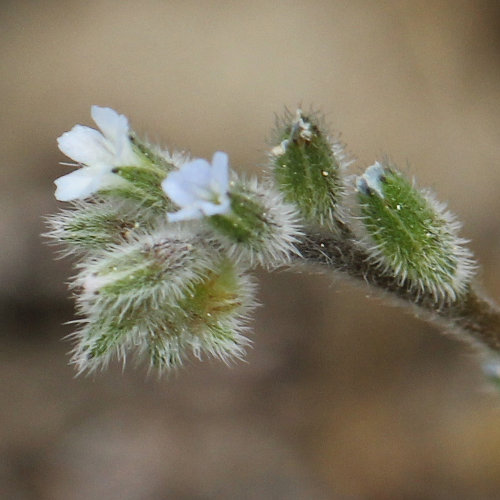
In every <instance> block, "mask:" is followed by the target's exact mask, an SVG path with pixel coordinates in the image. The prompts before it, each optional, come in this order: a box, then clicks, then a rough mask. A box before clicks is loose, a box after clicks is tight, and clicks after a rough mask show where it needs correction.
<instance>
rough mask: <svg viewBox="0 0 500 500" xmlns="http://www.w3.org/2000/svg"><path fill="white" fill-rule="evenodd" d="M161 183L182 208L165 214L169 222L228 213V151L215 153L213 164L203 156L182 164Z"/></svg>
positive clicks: (164, 189) (169, 195) (168, 194)
mask: <svg viewBox="0 0 500 500" xmlns="http://www.w3.org/2000/svg"><path fill="white" fill-rule="evenodd" d="M161 186H162V188H163V191H165V193H166V194H167V196H168V197H169V198H170V199H171V200H172V201H173V202H174V203H176V204H177V205H179V207H181V210H179V211H178V212H174V213H169V214H167V217H168V220H169V222H176V221H180V220H189V219H199V218H200V217H203V216H204V215H205V216H210V215H215V214H224V213H227V212H228V211H229V209H230V199H229V195H228V189H229V165H228V157H227V154H226V153H222V152H221V151H218V152H216V153H215V154H214V156H213V158H212V165H210V163H208V161H206V160H203V159H196V160H193V161H190V162H188V163H185V164H184V165H182V167H181V168H180V169H179V170H177V171H175V172H171V173H170V174H169V175H168V176H167V178H166V179H165V180H164V181H163V182H162V184H161Z"/></svg>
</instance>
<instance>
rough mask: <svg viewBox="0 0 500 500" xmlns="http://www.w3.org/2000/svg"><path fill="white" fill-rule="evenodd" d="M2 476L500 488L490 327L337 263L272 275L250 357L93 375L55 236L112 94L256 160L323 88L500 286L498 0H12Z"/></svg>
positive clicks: (360, 138)
mask: <svg viewBox="0 0 500 500" xmlns="http://www.w3.org/2000/svg"><path fill="white" fill-rule="evenodd" d="M0 68H1V69H0V72H1V75H0V76H1V78H0V95H1V98H0V99H1V102H2V107H1V113H0V131H1V135H0V161H1V172H2V182H1V186H0V189H1V198H0V203H1V206H0V234H1V238H2V240H1V241H2V246H1V252H0V283H1V285H0V308H1V315H0V321H1V323H2V334H1V338H0V379H1V380H2V383H1V385H0V408H1V409H0V497H1V498H6V499H15V500H17V499H19V500H25V499H26V500H28V499H29V500H31V499H37V500H38V499H42V500H45V499H47V500H84V499H106V500H114V499H120V500H163V499H173V500H177V499H194V500H198V499H199V500H201V499H203V500H209V499H210V500H211V499H251V500H254V499H271V498H272V499H287V500H295V499H297V500H298V499H300V500H302V499H321V500H322V499H349V500H350V499H353V500H354V499H356V500H357V499H363V500H364V499H370V500H371V499H373V500H384V499H389V500H391V499H415V500H417V499H454V500H455V499H464V500H466V499H467V500H468V499H480V500H482V499H485V500H488V499H492V500H494V499H498V498H500V405H499V401H500V399H499V396H498V395H495V394H493V393H492V392H490V391H488V389H487V387H486V386H485V385H484V383H483V382H482V379H481V374H480V370H479V368H478V365H477V363H476V360H475V358H474V356H472V355H471V350H470V348H469V347H467V346H466V345H464V344H462V343H460V342H458V341H457V340H455V339H453V338H450V337H444V336H442V335H441V334H440V333H439V332H437V331H436V330H435V329H434V328H433V327H430V326H428V325H426V324H425V323H423V322H421V321H418V320H416V319H413V318H412V317H410V316H409V315H407V314H405V313H404V311H401V310H398V309H394V308H392V307H391V306H389V305H386V304H384V303H382V302H380V301H379V300H378V299H376V298H373V297H372V298H370V297H368V291H367V290H366V289H356V288H353V287H352V286H351V285H350V284H349V283H345V282H343V281H342V280H334V279H333V277H331V276H306V275H292V274H288V273H275V274H274V275H272V276H269V275H266V274H264V273H262V274H261V280H260V283H261V288H260V290H261V292H260V299H261V301H262V302H263V303H264V306H263V307H262V308H260V309H259V311H258V315H257V318H256V319H255V321H254V334H253V337H252V338H253V340H254V348H253V349H252V350H251V351H250V352H249V354H248V363H239V364H237V365H235V366H232V367H230V368H228V367H225V366H223V365H221V364H218V363H216V362H204V363H198V362H193V363H190V364H188V366H186V368H185V369H183V370H181V371H180V372H179V373H178V374H177V375H175V376H172V377H170V378H169V379H164V380H157V379H156V378H155V377H153V376H150V377H147V375H146V370H145V369H137V370H134V369H133V367H132V366H127V368H126V370H125V371H124V372H122V370H121V368H120V367H119V366H112V367H111V368H110V369H109V370H108V371H106V372H104V373H100V374H97V375H96V376H95V377H87V378H85V377H80V378H74V372H73V369H72V368H71V367H69V366H67V362H68V356H67V354H66V353H67V351H68V350H69V349H70V343H68V342H65V341H61V338H62V337H63V336H64V335H66V334H68V333H69V332H70V331H71V328H70V326H68V325H63V323H64V322H65V321H68V320H70V319H72V318H73V310H72V303H71V301H70V299H69V298H68V292H67V291H66V289H65V285H64V281H65V280H66V278H67V277H68V276H69V275H70V273H71V270H70V263H69V262H67V261H54V252H53V251H52V249H51V248H47V247H46V246H44V244H43V243H42V240H41V238H40V237H39V233H40V232H42V231H43V230H44V227H43V222H42V220H41V217H42V216H43V215H44V214H49V213H53V212H54V211H56V210H57V209H58V208H59V207H58V204H57V203H56V202H55V200H54V198H53V190H54V186H53V184H52V181H53V179H54V178H56V177H58V176H60V175H62V174H63V173H66V172H67V171H69V169H68V168H66V167H64V166H61V165H59V164H58V162H59V161H64V157H63V156H62V155H61V154H60V153H59V152H58V151H57V148H56V143H55V139H56V137H57V136H59V135H60V134H61V133H62V132H64V131H66V130H69V129H70V128H71V127H72V126H73V125H74V124H75V123H85V124H89V123H90V118H89V111H90V105H91V104H99V105H102V106H111V107H114V108H115V109H117V110H119V111H120V112H121V113H124V114H126V115H127V116H128V117H129V118H130V120H131V123H132V125H133V127H134V128H135V129H136V130H137V131H138V132H139V133H142V134H146V135H147V136H148V137H149V138H150V139H152V140H154V141H157V142H160V143H162V144H164V145H168V146H169V147H171V148H174V147H176V148H180V149H190V150H191V151H192V152H193V154H194V155H196V156H201V157H210V156H211V154H212V153H213V151H215V150H218V149H222V150H224V151H227V152H228V153H229V155H230V158H231V162H232V165H233V166H235V167H236V168H238V169H241V170H247V171H253V172H258V171H259V167H260V165H262V163H263V162H264V160H265V151H266V147H267V144H266V138H268V137H269V135H270V130H271V128H272V124H273V120H274V113H275V112H281V111H282V109H283V107H284V106H285V105H286V106H288V107H290V108H293V107H294V106H296V105H297V104H300V103H302V104H303V105H304V107H305V108H308V107H309V106H310V105H312V106H314V107H316V108H320V109H321V110H323V111H324V112H325V113H326V114H327V119H328V121H329V122H330V123H331V125H332V127H333V129H334V130H337V131H339V130H340V131H342V133H343V135H342V138H343V140H344V141H345V142H347V144H348V148H349V150H350V151H352V152H353V153H355V154H356V155H357V158H358V161H357V163H356V165H355V166H354V167H353V172H355V173H356V172H359V171H360V170H361V169H362V168H364V167H366V166H367V165H369V164H370V163H371V162H373V160H374V159H376V158H377V157H380V156H381V155H382V154H384V153H390V154H391V157H392V158H393V159H394V160H395V161H396V162H397V163H399V164H400V165H401V166H403V167H405V166H406V164H407V163H409V165H410V167H409V169H410V171H411V172H412V173H414V174H415V175H416V176H417V177H418V179H419V182H420V184H421V185H423V186H430V187H432V188H433V189H434V190H435V191H436V192H437V193H438V195H439V198H440V199H442V200H449V201H450V207H451V209H452V210H453V211H454V212H456V213H457V214H459V216H460V218H461V219H462V220H463V222H464V224H465V228H464V231H463V234H464V235H465V236H466V237H467V238H470V239H471V240H472V243H471V245H472V247H473V249H474V252H475V253H476V255H477V256H478V258H479V259H480V261H481V263H482V269H483V282H484V285H485V288H486V289H487V290H488V291H489V292H490V293H491V294H492V295H493V296H494V297H500V278H499V271H500V256H499V248H500V224H499V219H500V217H499V210H500V197H499V195H498V193H499V187H500V169H499V168H498V165H499V163H500V140H499V139H500V135H499V134H500V127H499V125H500V3H499V2H498V1H497V0H494V1H482V0H469V1H462V0H449V1H445V0H438V1H430V0H429V1H398V0H390V1H382V0H379V1H370V0H350V1H347V0H346V1H342V0H336V1H326V0H325V1H308V2H294V1H276V2H265V1H250V2H239V1H187V0H184V1H182V0H179V1H168V0H164V1H160V0H158V1H152V0H151V1H142V2H132V1H128V0H124V1H119V0H116V1H94V2H92V1H90V2H83V1H80V2H78V1H68V0H66V1H55V0H52V1H51V0H46V1H43V2H33V1H27V0H25V1H14V0H11V1H7V0H3V1H2V2H1V3H0Z"/></svg>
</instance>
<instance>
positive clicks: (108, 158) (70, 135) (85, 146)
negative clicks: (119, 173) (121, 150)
mask: <svg viewBox="0 0 500 500" xmlns="http://www.w3.org/2000/svg"><path fill="white" fill-rule="evenodd" d="M57 144H58V146H59V149H60V150H61V151H62V152H63V153H64V154H65V155H66V156H69V157H70V158H71V159H72V160H75V161H76V162H78V163H82V164H84V165H93V164H96V163H110V162H112V160H113V157H114V155H113V153H112V152H111V151H109V149H108V147H107V145H106V141H105V139H104V137H103V136H102V134H101V133H100V132H98V131H97V130H94V129H93V128H90V127H85V126H83V125H75V126H74V127H73V128H72V129H71V130H70V131H69V132H65V133H64V134H63V135H61V137H59V138H58V139H57Z"/></svg>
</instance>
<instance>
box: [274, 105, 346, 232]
mask: <svg viewBox="0 0 500 500" xmlns="http://www.w3.org/2000/svg"><path fill="white" fill-rule="evenodd" d="M282 121H283V123H282V124H280V125H279V127H278V131H277V135H278V141H279V143H278V145H276V146H275V147H274V148H273V149H272V151H271V161H272V166H273V174H274V178H275V179H276V182H277V185H278V187H279V189H280V190H281V192H282V193H283V194H284V196H285V200H286V201H288V202H290V203H294V204H295V205H296V206H297V207H298V209H299V212H300V214H301V216H302V217H303V218H304V219H305V221H306V222H308V223H310V224H314V225H318V226H325V227H326V228H328V229H335V228H336V227H337V226H338V224H339V222H341V220H342V209H340V203H341V200H342V197H343V194H344V185H343V180H342V173H343V170H344V168H345V167H346V166H347V164H348V162H347V160H346V157H345V154H344V151H343V147H342V145H341V144H340V143H338V142H333V141H332V140H331V139H330V138H329V137H328V135H327V134H326V133H325V132H324V131H323V130H322V129H321V127H320V124H319V122H318V120H316V118H315V117H314V116H313V115H311V116H306V115H304V114H303V113H302V111H301V110H298V111H297V113H296V115H295V116H293V117H292V116H291V115H289V114H287V115H286V117H285V118H284V119H283V120H282Z"/></svg>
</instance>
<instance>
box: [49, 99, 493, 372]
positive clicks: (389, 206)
mask: <svg viewBox="0 0 500 500" xmlns="http://www.w3.org/2000/svg"><path fill="white" fill-rule="evenodd" d="M91 116H92V118H93V120H94V122H95V123H96V125H97V127H98V129H99V130H97V129H93V128H91V127H87V126H83V125H76V126H75V127H73V128H72V129H71V130H70V131H69V132H66V133H64V134H63V135H62V136H61V137H60V138H59V139H58V145H59V148H60V150H61V151H62V152H63V153H64V154H65V155H67V156H68V157H69V158H71V159H72V160H73V161H74V162H75V164H74V167H75V170H73V171H72V172H70V173H68V174H66V175H63V176H62V177H60V178H59V179H57V180H56V181H55V184H56V188H57V189H56V193H55V195H56V198H57V199H58V200H60V201H63V202H69V203H70V204H71V205H70V208H65V209H64V210H62V211H61V212H60V213H59V214H56V215H54V216H52V217H50V218H49V220H48V224H49V232H48V234H47V236H48V237H49V238H50V239H51V242H52V243H56V244H58V245H62V247H63V250H62V252H63V255H69V254H71V255H74V256H76V257H77V259H78V260H77V263H76V274H75V276H74V277H73V279H72V281H71V288H72V290H73V292H74V294H75V300H76V308H77V312H78V315H79V319H78V320H77V321H76V323H77V324H78V328H77V330H76V332H75V333H74V334H73V335H72V338H73V340H74V348H73V352H72V354H73V356H72V362H73V363H74V365H75V366H76V369H77V371H78V372H79V373H80V372H92V371H94V370H96V369H98V368H102V367H105V366H107V364H108V363H109V362H110V361H111V360H113V359H117V360H120V361H122V362H123V363H124V362H125V359H126V357H127V356H128V354H132V355H135V357H136V358H137V359H139V360H143V359H145V360H146V362H147V364H148V365H149V366H150V367H151V368H152V369H155V370H157V371H158V373H164V372H166V371H169V370H170V369H172V368H175V367H178V366H179V365H181V364H182V362H183V361H184V360H185V359H187V358H189V357H195V358H204V357H215V358H218V359H221V360H223V361H224V362H230V361H231V360H233V359H239V358H242V357H243V356H244V354H245V348H246V347H247V346H248V345H249V343H250V341H249V340H248V339H247V333H248V322H249V320H250V317H251V313H252V311H253V310H254V308H255V306H256V303H257V300H256V286H255V280H254V278H253V276H252V271H253V270H254V269H255V268H256V267H258V266H260V267H264V268H265V269H269V270H272V269H275V268H291V269H298V270H300V271H303V270H304V269H307V266H309V267H310V268H313V267H318V266H322V267H323V268H326V269H330V270H334V271H336V272H339V273H342V274H346V275H348V276H350V277H351V278H355V279H357V280H359V281H360V283H363V284H364V285H366V284H368V285H369V286H371V287H372V288H374V289H377V290H380V291H382V292H384V293H385V294H386V295H390V296H393V297H395V298H396V299H397V300H398V301H399V302H400V303H401V301H403V302H404V303H407V304H411V305H412V306H413V308H414V309H415V310H416V311H417V312H418V313H421V312H425V313H427V314H428V317H429V318H430V319H431V320H437V323H438V324H439V325H440V326H443V327H444V328H445V329H446V330H452V331H455V332H457V333H458V334H460V335H462V336H463V337H464V338H466V339H469V340H471V341H473V342H474V343H475V345H478V346H479V347H480V348H481V349H482V350H483V351H484V352H486V353H487V354H488V355H491V359H497V357H495V356H497V355H498V353H500V312H499V311H498V310H497V308H496V306H494V305H493V304H492V302H491V301H489V300H487V299H486V298H484V297H483V296H482V295H481V294H480V293H478V292H477V291H476V288H475V285H474V276H475V271H476V264H475V262H474V260H473V258H472V254H471V252H470V251H469V250H468V249H467V247H466V242H465V240H463V239H462V238H461V237H460V236H459V234H458V233H459V228H460V225H459V224H458V222H456V220H455V218H454V217H453V216H451V215H450V214H449V212H447V211H446V210H445V208H444V205H442V204H440V203H438V202H437V201H436V200H435V199H434V196H433V195H431V194H430V192H428V191H426V190H421V189H419V188H417V187H416V185H415V184H414V183H413V182H411V181H409V180H408V179H407V178H406V177H405V176H404V175H403V174H402V173H401V172H399V171H398V170H397V168H396V167H395V166H394V165H392V164H390V163H389V162H388V161H385V160H384V161H378V162H375V163H374V164H373V165H371V166H370V167H368V168H367V169H366V171H365V172H364V173H363V174H362V175H359V176H358V177H357V178H356V179H355V182H354V183H353V182H351V181H350V179H352V178H353V176H352V175H351V176H349V177H346V174H347V168H348V167H349V165H350V164H351V163H352V162H351V161H350V160H349V159H348V157H347V155H346V154H345V152H344V148H343V146H342V145H341V144H340V143H339V142H337V141H334V140H332V139H331V138H330V135H329V133H328V132H327V131H326V128H325V127H324V126H323V124H322V120H321V119H319V118H318V116H317V114H314V113H311V114H304V113H303V112H302V111H301V110H298V111H297V112H296V113H295V114H294V115H292V114H290V113H288V114H286V115H285V117H284V118H283V119H282V120H280V122H279V124H278V127H277V132H276V142H275V144H274V145H273V147H272V149H271V151H270V154H269V172H270V174H271V175H268V176H267V177H264V179H263V180H259V179H256V178H247V177H245V176H242V175H239V174H237V173H236V172H235V171H234V170H233V169H232V167H231V166H230V161H229V156H228V154H227V153H225V152H222V151H217V152H215V153H214V154H213V157H212V158H211V160H210V161H208V160H206V159H202V158H189V157H188V156H186V155H180V154H173V155H171V154H170V153H169V152H168V151H166V150H163V149H160V148H157V147H154V146H152V145H150V144H148V143H146V142H145V141H142V140H141V139H140V138H139V137H138V136H137V134H136V133H135V132H134V131H133V130H132V129H131V128H130V125H129V122H128V119H127V118H126V117H125V116H123V115H120V114H119V113H117V112H116V111H114V110H112V109H110V108H101V107H99V106H93V107H92V108H91ZM490 372H491V370H490ZM497 372H498V370H497V365H495V376H496V377H497V378H499V377H498V373H497Z"/></svg>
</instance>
